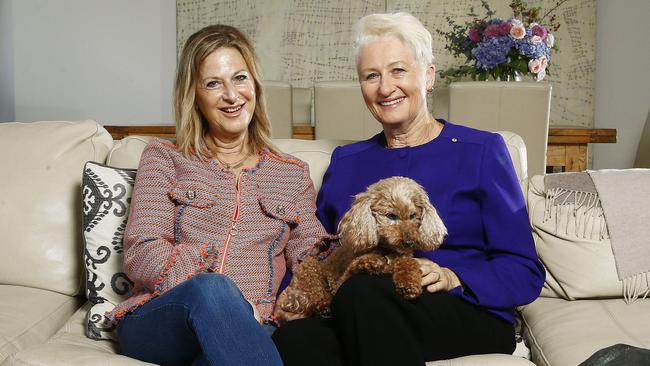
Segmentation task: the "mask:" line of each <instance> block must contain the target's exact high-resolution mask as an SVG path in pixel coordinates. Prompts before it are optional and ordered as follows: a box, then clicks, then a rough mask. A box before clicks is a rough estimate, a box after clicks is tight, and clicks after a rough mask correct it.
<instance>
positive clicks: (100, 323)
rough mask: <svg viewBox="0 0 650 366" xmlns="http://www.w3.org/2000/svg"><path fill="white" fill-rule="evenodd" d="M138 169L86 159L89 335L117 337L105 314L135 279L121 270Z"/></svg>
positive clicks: (84, 201)
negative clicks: (90, 305) (130, 278)
mask: <svg viewBox="0 0 650 366" xmlns="http://www.w3.org/2000/svg"><path fill="white" fill-rule="evenodd" d="M135 174H136V170H135V169H119V168H113V167H110V166H106V165H102V164H98V163H95V162H90V161H89V162H87V163H86V165H85V167H84V172H83V181H82V188H81V195H82V211H83V237H84V243H85V248H84V263H85V267H86V297H87V298H88V301H90V303H91V304H92V307H91V308H90V310H89V311H88V316H87V322H86V336H88V337H89V338H93V339H112V340H117V335H116V334H115V332H114V328H113V327H112V326H111V325H110V323H109V322H108V321H107V319H106V317H105V316H104V313H105V312H107V311H110V310H112V309H113V308H114V307H115V305H117V304H118V303H120V302H122V301H123V300H125V299H126V298H127V297H128V296H129V293H130V290H131V287H132V286H133V282H131V280H129V278H128V277H127V276H126V274H125V273H124V272H123V270H122V260H123V255H124V253H123V246H122V238H123V236H124V229H125V228H126V221H127V218H128V216H129V204H130V202H131V191H132V190H133V183H134V181H135Z"/></svg>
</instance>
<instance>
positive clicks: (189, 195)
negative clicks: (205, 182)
mask: <svg viewBox="0 0 650 366" xmlns="http://www.w3.org/2000/svg"><path fill="white" fill-rule="evenodd" d="M185 195H186V196H187V198H189V199H191V200H193V199H194V197H196V193H195V192H194V191H187V192H186V193H185Z"/></svg>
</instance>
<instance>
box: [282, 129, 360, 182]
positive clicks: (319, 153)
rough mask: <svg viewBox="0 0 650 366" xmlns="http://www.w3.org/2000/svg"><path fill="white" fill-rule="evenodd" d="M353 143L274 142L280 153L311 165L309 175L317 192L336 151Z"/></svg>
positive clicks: (289, 140) (285, 140) (328, 141)
mask: <svg viewBox="0 0 650 366" xmlns="http://www.w3.org/2000/svg"><path fill="white" fill-rule="evenodd" d="M351 142H352V141H346V140H297V139H274V140H273V143H274V144H275V146H277V148H278V149H280V151H282V152H285V153H287V154H291V155H293V156H295V157H297V158H298V159H300V160H302V161H304V162H305V163H307V164H308V165H309V175H310V176H311V180H312V181H313V182H314V188H315V189H316V192H318V190H319V189H320V186H321V183H322V182H323V175H324V174H325V171H326V170H327V167H328V166H329V165H330V157H331V156H332V152H333V151H334V149H335V148H336V147H337V146H342V145H346V144H349V143H351Z"/></svg>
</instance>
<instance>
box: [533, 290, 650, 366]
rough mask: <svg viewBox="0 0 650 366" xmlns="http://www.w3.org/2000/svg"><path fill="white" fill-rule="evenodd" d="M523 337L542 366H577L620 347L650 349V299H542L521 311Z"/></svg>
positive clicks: (536, 361) (534, 358) (536, 362)
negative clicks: (628, 300)
mask: <svg viewBox="0 0 650 366" xmlns="http://www.w3.org/2000/svg"><path fill="white" fill-rule="evenodd" d="M522 317H523V321H524V337H525V338H527V339H528V343H529V346H530V348H531V353H532V360H533V362H535V364H537V365H540V366H556V365H557V366H561V365H578V364H580V363H581V362H583V361H585V360H586V359H587V358H589V357H590V356H591V355H592V354H594V353H595V352H596V351H598V350H600V349H602V348H605V347H609V346H612V345H614V344H617V343H623V344H628V345H631V346H635V347H640V348H650V327H649V326H648V324H650V299H644V300H637V301H636V302H634V303H633V304H630V305H627V304H625V302H624V301H623V299H603V300H597V299H593V300H575V301H567V300H563V299H557V298H547V297H540V298H538V299H537V300H535V302H533V303H532V304H529V305H527V306H526V307H525V308H524V309H523V311H522Z"/></svg>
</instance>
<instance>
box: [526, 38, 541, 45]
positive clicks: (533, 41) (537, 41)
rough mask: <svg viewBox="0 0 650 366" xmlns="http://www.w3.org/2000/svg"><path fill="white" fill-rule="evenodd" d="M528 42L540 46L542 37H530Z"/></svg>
mask: <svg viewBox="0 0 650 366" xmlns="http://www.w3.org/2000/svg"><path fill="white" fill-rule="evenodd" d="M528 42H530V43H532V44H539V43H542V37H540V36H532V37H530V38H529V39H528Z"/></svg>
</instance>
